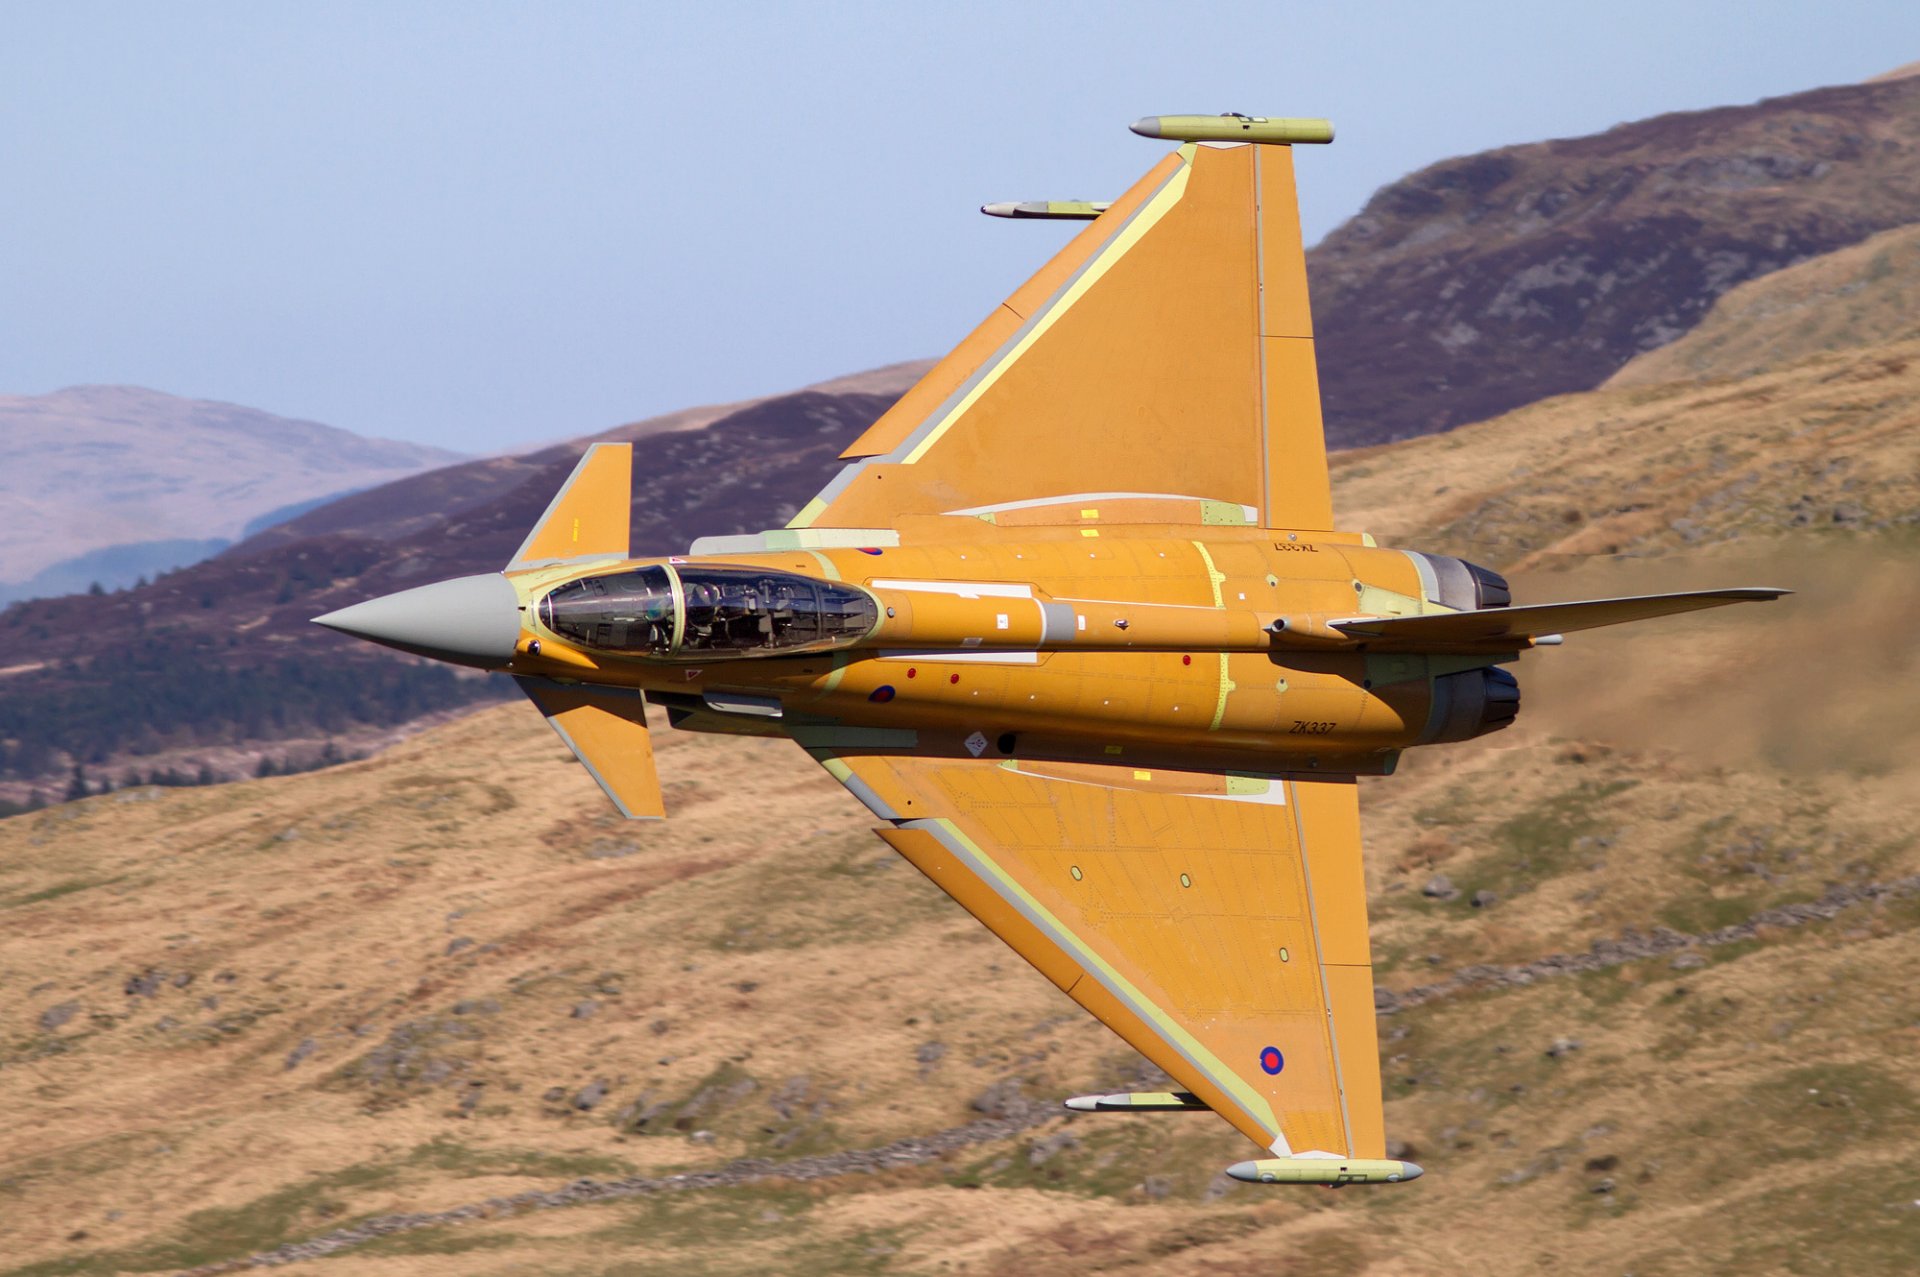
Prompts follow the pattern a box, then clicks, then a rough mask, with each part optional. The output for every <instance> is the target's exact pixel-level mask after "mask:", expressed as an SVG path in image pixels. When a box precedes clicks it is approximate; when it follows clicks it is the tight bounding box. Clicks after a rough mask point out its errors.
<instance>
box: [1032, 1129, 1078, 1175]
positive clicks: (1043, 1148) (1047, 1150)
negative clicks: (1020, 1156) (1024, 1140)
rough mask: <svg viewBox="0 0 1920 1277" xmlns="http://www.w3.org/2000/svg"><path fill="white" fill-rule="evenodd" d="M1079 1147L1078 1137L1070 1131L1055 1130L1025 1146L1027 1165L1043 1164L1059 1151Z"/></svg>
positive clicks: (1036, 1165)
mask: <svg viewBox="0 0 1920 1277" xmlns="http://www.w3.org/2000/svg"><path fill="white" fill-rule="evenodd" d="M1079 1147H1080V1137H1079V1136H1078V1135H1075V1134H1074V1133H1073V1132H1072V1131H1055V1132H1054V1133H1053V1134H1051V1135H1048V1136H1044V1137H1043V1138H1041V1139H1037V1140H1035V1141H1034V1142H1033V1143H1031V1144H1029V1145H1028V1146H1027V1165H1028V1166H1033V1167H1040V1166H1045V1165H1046V1164H1047V1163H1048V1162H1050V1161H1052V1160H1053V1159H1054V1158H1055V1157H1056V1156H1058V1155H1059V1154H1060V1153H1062V1152H1064V1151H1066V1150H1067V1149H1070V1148H1079Z"/></svg>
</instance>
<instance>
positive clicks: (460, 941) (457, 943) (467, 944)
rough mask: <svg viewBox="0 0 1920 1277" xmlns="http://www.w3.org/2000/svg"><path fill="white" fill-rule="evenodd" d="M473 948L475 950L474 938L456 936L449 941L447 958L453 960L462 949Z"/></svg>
mask: <svg viewBox="0 0 1920 1277" xmlns="http://www.w3.org/2000/svg"><path fill="white" fill-rule="evenodd" d="M471 948H473V937H472V936H455V937H454V938H453V939H451V940H449V941H447V956H448V957H449V958H451V957H452V956H453V955H454V954H456V953H458V952H460V951H461V950H462V949H471Z"/></svg>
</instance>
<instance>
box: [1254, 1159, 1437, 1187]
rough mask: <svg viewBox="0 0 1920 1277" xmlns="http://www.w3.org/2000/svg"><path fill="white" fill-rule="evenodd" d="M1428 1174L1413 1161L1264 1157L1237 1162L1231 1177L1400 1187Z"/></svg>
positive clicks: (1261, 1180) (1268, 1182)
mask: <svg viewBox="0 0 1920 1277" xmlns="http://www.w3.org/2000/svg"><path fill="white" fill-rule="evenodd" d="M1424 1174H1426V1172H1425V1171H1424V1170H1422V1169H1421V1168H1420V1167H1419V1166H1417V1165H1416V1164H1414V1163H1413V1162H1401V1161H1395V1160H1393V1159H1392V1158H1367V1157H1362V1158H1354V1157H1348V1158H1341V1157H1265V1158H1261V1159H1260V1160H1259V1161H1257V1162H1235V1163H1234V1164H1233V1165H1232V1166H1229V1167H1227V1175H1228V1177H1229V1178H1232V1179H1237V1180H1240V1181H1242V1182H1244V1183H1248V1184H1327V1185H1331V1186H1333V1187H1335V1188H1338V1187H1339V1186H1341V1185H1343V1184H1401V1183H1405V1182H1406V1181H1407V1180H1410V1179H1419V1178H1420V1177H1421V1176H1422V1175H1424Z"/></svg>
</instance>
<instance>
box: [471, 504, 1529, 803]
mask: <svg viewBox="0 0 1920 1277" xmlns="http://www.w3.org/2000/svg"><path fill="white" fill-rule="evenodd" d="M942 522H943V523H945V524H947V525H949V526H951V525H952V524H955V523H966V522H971V521H964V520H943V521H942ZM974 526H976V527H977V526H979V525H977V524H975V525H974ZM942 530H944V529H942ZM893 539H895V540H898V538H893ZM508 579H509V580H510V581H511V582H512V584H513V587H514V590H515V593H516V595H517V597H518V600H519V608H520V615H521V633H520V637H519V640H518V641H517V643H516V644H515V647H514V653H513V657H512V659H511V660H510V661H509V662H508V663H507V665H506V667H505V668H506V669H508V670H509V671H510V672H512V673H515V674H520V675H525V676H533V677H545V678H550V679H554V680H558V681H561V682H574V681H577V682H581V683H588V684H595V685H604V686H617V687H627V688H638V689H641V690H643V691H645V692H646V693H647V694H648V696H649V699H652V700H655V701H656V702H659V703H662V704H664V705H666V706H667V707H668V709H669V710H670V711H671V712H673V714H674V718H675V721H676V723H677V725H679V726H682V727H689V728H693V729H695V730H700V729H705V730H714V731H734V732H741V731H745V732H753V731H756V730H768V731H782V732H790V731H791V729H792V728H794V727H796V726H802V727H804V726H805V725H809V724H815V725H822V726H824V725H832V726H833V727H835V728H837V729H841V730H868V731H878V732H888V731H894V732H898V731H902V730H910V731H914V732H916V733H918V734H919V736H920V737H921V743H922V745H924V744H926V743H927V740H928V739H938V740H945V741H947V742H948V746H949V747H950V748H954V749H959V748H964V749H966V750H967V752H969V753H971V754H974V755H975V756H992V755H1006V756H1011V755H1014V754H1016V753H1017V754H1018V755H1019V756H1021V757H1023V758H1027V757H1049V756H1050V757H1056V758H1061V759H1066V760H1075V759H1082V760H1086V761H1105V762H1110V763H1111V762H1122V761H1132V762H1136V763H1142V764H1148V763H1151V764H1153V765H1157V766H1161V767H1173V766H1183V765H1184V766H1194V767H1207V768H1222V767H1224V768H1235V767H1238V768H1241V769H1245V770H1251V771H1266V772H1274V771H1312V772H1320V773H1322V774H1326V773H1348V774H1350V773H1379V772H1384V771H1389V770H1391V768H1392V765H1393V760H1394V758H1395V757H1396V756H1397V754H1398V752H1399V751H1400V750H1402V749H1404V748H1407V747H1408V746H1412V745H1417V744H1427V743H1434V742H1437V741H1444V740H1457V739H1464V738H1465V737H1467V736H1472V735H1478V734H1480V733H1481V732H1483V731H1490V730H1494V729H1496V728H1498V727H1501V726H1504V725H1505V723H1506V722H1507V721H1508V720H1510V719H1511V717H1512V715H1513V711H1514V709H1515V708H1517V693H1514V694H1509V693H1510V692H1511V689H1512V687H1513V683H1512V679H1511V678H1510V677H1509V676H1507V675H1505V674H1504V673H1503V672H1501V671H1499V670H1497V669H1496V668H1494V666H1495V665H1496V664H1497V662H1499V661H1501V660H1511V659H1512V656H1513V654H1512V653H1505V654H1486V653H1477V654H1458V653H1456V654H1433V653H1418V652H1404V651H1402V652H1380V651H1370V650H1368V645H1367V644H1365V643H1361V642H1356V641H1354V640H1353V639H1351V638H1348V637H1347V636H1345V635H1342V634H1340V633H1339V632H1338V631H1335V630H1331V629H1329V628H1328V627H1327V622H1328V621H1329V620H1338V619H1341V618H1346V617H1352V616H1355V615H1369V616H1412V615H1423V614H1430V613H1434V612H1445V611H1459V610H1466V609H1470V608H1476V607H1480V606H1487V605H1497V604H1504V603H1505V602H1506V601H1507V600H1506V596H1505V588H1504V582H1500V580H1499V578H1498V577H1496V576H1494V575H1493V574H1491V573H1488V572H1486V571H1485V570H1484V569H1474V568H1471V566H1470V565H1464V564H1461V563H1460V561H1459V560H1454V559H1446V558H1444V557H1441V556H1432V555H1421V554H1414V553H1408V552H1403V551H1399V550H1391V549H1383V548H1379V547H1376V546H1374V545H1372V544H1371V543H1370V541H1369V540H1368V539H1367V538H1365V537H1363V536H1359V535H1347V534H1328V533H1288V532H1285V531H1275V530H1272V529H1259V528H1224V527H1223V528H1193V527H1174V526H1168V525H1132V526H1128V525H1115V524H1103V525H1099V526H1071V525H1069V526H1035V527H1023V528H1018V529H1006V530H1004V531H999V530H997V534H996V535H994V536H993V538H992V539H991V540H978V539H970V540H960V539H952V540H944V541H936V540H922V541H915V542H909V543H907V544H893V545H871V546H858V545H854V546H845V545H843V546H836V547H831V548H827V547H816V546H807V547H801V548H794V549H775V550H759V551H746V552H737V553H725V554H699V555H687V556H674V557H670V558H658V559H636V560H621V561H606V562H599V563H591V564H585V565H583V564H579V563H573V564H567V565H564V566H553V567H541V568H535V569H532V570H527V571H521V572H517V573H511V574H509V577H508ZM775 719H777V720H781V721H780V722H779V725H778V726H777V727H776V725H775V723H774V722H772V721H770V720H775Z"/></svg>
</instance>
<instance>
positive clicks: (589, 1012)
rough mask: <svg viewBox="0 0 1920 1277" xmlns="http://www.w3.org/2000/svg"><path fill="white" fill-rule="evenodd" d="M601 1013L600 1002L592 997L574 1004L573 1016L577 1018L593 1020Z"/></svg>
mask: <svg viewBox="0 0 1920 1277" xmlns="http://www.w3.org/2000/svg"><path fill="white" fill-rule="evenodd" d="M599 1014H600V1004H599V1003H598V1002H595V1001H594V1000H593V999H592V998H588V999H587V1000H586V1001H585V1002H576V1003H574V1004H573V1012H572V1016H573V1018H574V1019H576V1020H591V1019H592V1018H593V1017H594V1016H596V1015H599Z"/></svg>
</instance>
